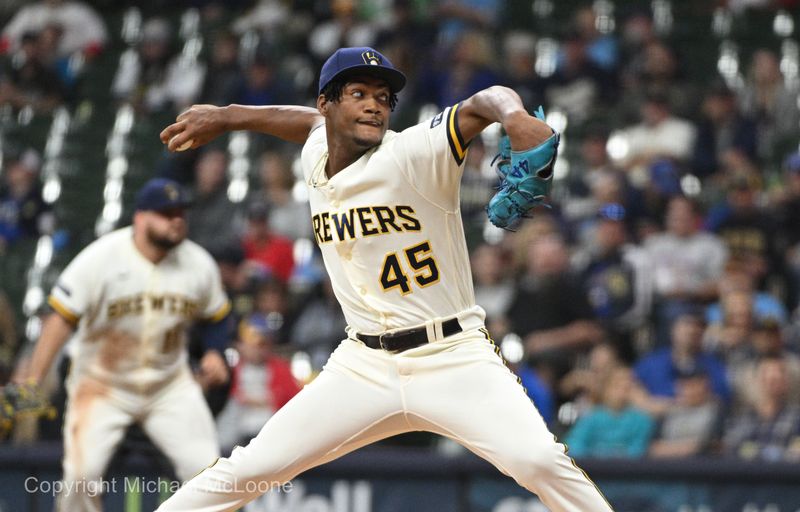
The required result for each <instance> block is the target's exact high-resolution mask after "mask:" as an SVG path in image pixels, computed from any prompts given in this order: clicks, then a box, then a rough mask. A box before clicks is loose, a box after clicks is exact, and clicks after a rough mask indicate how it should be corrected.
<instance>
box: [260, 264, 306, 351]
mask: <svg viewBox="0 0 800 512" xmlns="http://www.w3.org/2000/svg"><path fill="white" fill-rule="evenodd" d="M290 298H291V297H290V295H289V288H288V287H287V285H286V283H284V282H282V281H280V280H279V279H276V278H275V277H267V278H266V279H263V280H262V281H260V282H259V283H258V285H257V287H256V291H255V293H254V294H253V299H254V301H253V312H254V313H259V314H261V315H265V316H266V318H267V321H268V322H269V326H270V328H271V329H273V330H274V331H276V332H277V333H278V335H277V341H278V342H279V343H288V342H289V341H290V340H291V333H292V328H293V327H294V325H295V320H296V315H295V311H294V310H293V309H292V308H291V305H290V304H289V299H290Z"/></svg>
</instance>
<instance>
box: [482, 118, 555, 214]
mask: <svg viewBox="0 0 800 512" xmlns="http://www.w3.org/2000/svg"><path fill="white" fill-rule="evenodd" d="M534 115H535V116H536V117H537V118H538V119H541V120H542V121H544V111H543V110H542V107H539V110H537V111H536V112H535V114H534ZM560 138H561V135H560V134H559V133H558V132H556V131H555V130H554V131H553V135H552V136H551V137H550V138H548V139H547V140H545V141H544V142H542V143H541V144H539V145H538V146H536V147H535V148H530V149H526V150H525V151H512V150H511V141H510V140H509V138H508V135H504V136H503V137H501V138H500V142H499V154H498V155H497V157H495V160H496V161H497V162H498V163H497V170H498V172H499V173H500V177H501V178H502V181H501V182H500V187H499V189H498V190H497V192H496V193H495V195H494V196H493V197H492V199H491V200H490V201H489V204H488V205H487V206H486V213H487V214H488V216H489V221H490V222H491V223H492V224H494V225H495V226H497V227H499V228H509V227H510V226H513V225H514V224H516V223H517V221H519V220H520V219H522V218H523V217H525V216H526V215H527V213H528V211H530V209H531V208H533V207H534V206H537V205H540V204H545V203H544V200H545V198H546V197H547V196H548V195H549V194H550V188H551V187H552V185H553V166H555V163H556V157H557V156H558V142H559V140H560Z"/></svg>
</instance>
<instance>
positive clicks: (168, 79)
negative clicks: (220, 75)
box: [111, 18, 206, 112]
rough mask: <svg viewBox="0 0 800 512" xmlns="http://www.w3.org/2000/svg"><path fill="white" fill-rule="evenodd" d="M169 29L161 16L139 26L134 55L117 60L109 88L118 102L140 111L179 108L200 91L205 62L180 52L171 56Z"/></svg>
mask: <svg viewBox="0 0 800 512" xmlns="http://www.w3.org/2000/svg"><path fill="white" fill-rule="evenodd" d="M172 35H173V29H172V28H171V27H170V24H169V22H168V21H167V20H166V19H164V18H152V19H149V20H147V22H145V23H144V25H143V26H142V37H141V41H140V42H139V47H138V49H137V50H138V51H137V53H136V56H135V58H125V59H121V60H120V67H119V68H118V69H117V74H116V76H115V77H114V81H113V84H112V85H111V91H112V93H113V94H114V96H115V97H116V98H117V99H118V100H121V101H126V102H129V103H131V104H132V105H133V106H134V107H136V108H137V109H139V110H142V111H144V112H157V111H161V110H164V109H167V108H172V109H173V110H175V111H180V110H183V108H185V107H186V106H188V105H190V104H192V103H193V102H194V100H195V99H196V98H197V97H198V95H199V94H200V88H201V87H202V86H203V79H204V77H205V73H206V68H205V65H204V64H203V63H201V62H199V61H196V60H192V59H190V58H187V57H185V56H182V55H175V56H174V57H173V55H172V54H173V51H172Z"/></svg>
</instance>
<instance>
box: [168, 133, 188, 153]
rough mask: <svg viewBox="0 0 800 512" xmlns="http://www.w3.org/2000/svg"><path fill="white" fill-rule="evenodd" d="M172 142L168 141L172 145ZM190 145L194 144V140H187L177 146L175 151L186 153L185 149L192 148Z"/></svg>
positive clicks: (173, 138)
mask: <svg viewBox="0 0 800 512" xmlns="http://www.w3.org/2000/svg"><path fill="white" fill-rule="evenodd" d="M175 137H177V135H175ZM175 137H172V140H175ZM172 140H171V141H170V143H172ZM192 144H194V139H189V140H187V141H186V142H184V143H183V144H181V145H180V146H178V147H177V148H175V151H186V150H187V149H189V148H191V147H192Z"/></svg>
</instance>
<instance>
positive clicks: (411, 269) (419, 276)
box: [381, 240, 439, 295]
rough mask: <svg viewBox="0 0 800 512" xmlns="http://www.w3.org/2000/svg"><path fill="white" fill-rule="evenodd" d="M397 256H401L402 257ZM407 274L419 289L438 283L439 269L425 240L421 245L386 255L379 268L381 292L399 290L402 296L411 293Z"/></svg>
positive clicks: (428, 243) (429, 245)
mask: <svg viewBox="0 0 800 512" xmlns="http://www.w3.org/2000/svg"><path fill="white" fill-rule="evenodd" d="M398 254H402V257H401V256H398ZM401 258H402V262H401ZM409 274H410V275H411V276H412V277H413V278H414V281H415V282H416V283H417V285H418V286H419V287H420V288H425V287H426V286H430V285H432V284H434V283H436V282H438V281H439V268H438V267H437V266H436V260H435V259H434V258H433V252H432V251H431V244H430V242H428V241H427V240H426V241H424V242H422V243H421V244H417V245H414V246H411V247H406V248H405V249H403V250H402V251H397V252H390V253H387V254H386V256H385V257H384V258H383V266H382V267H381V286H382V287H383V291H385V292H388V291H389V290H391V289H393V288H400V293H401V294H403V295H406V294H408V293H411V292H412V290H411V285H410V281H411V279H410V278H409Z"/></svg>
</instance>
